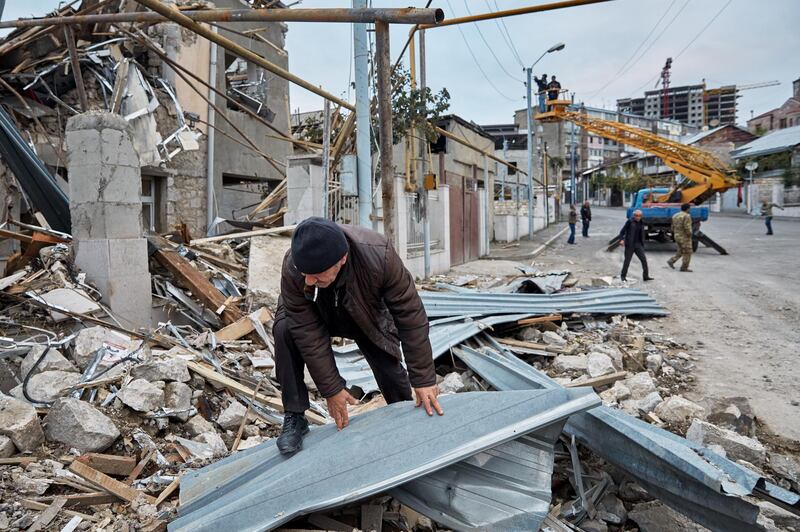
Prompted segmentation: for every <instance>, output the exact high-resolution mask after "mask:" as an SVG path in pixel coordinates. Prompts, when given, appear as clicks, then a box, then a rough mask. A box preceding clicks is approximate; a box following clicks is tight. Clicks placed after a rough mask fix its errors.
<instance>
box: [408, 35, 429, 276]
mask: <svg viewBox="0 0 800 532" xmlns="http://www.w3.org/2000/svg"><path fill="white" fill-rule="evenodd" d="M411 40H412V41H413V40H414V36H413V35H412V36H411ZM426 83H427V77H426V74H425V30H422V31H420V32H419V86H420V89H422V90H423V91H424V90H425V87H426V86H427V85H426ZM420 137H422V138H420V141H419V144H420V150H419V157H420V167H421V168H422V172H421V176H422V179H421V180H420V183H419V193H420V194H422V196H421V200H422V260H423V263H422V264H423V271H424V273H425V278H426V279H429V278H430V276H431V219H430V217H429V213H428V190H427V189H426V188H425V173H426V168H425V162H426V158H425V156H426V155H427V151H428V150H427V147H428V146H427V144H428V141H427V139H425V138H424V135H420Z"/></svg>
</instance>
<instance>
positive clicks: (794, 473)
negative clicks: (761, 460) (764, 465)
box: [769, 453, 800, 491]
mask: <svg viewBox="0 0 800 532" xmlns="http://www.w3.org/2000/svg"><path fill="white" fill-rule="evenodd" d="M769 465H770V466H772V469H773V470H774V471H775V473H777V474H778V475H780V476H781V477H783V478H785V479H786V480H788V481H789V482H790V483H791V484H792V489H793V490H795V491H797V490H798V487H799V486H800V464H798V463H797V461H796V460H795V459H794V458H792V457H791V456H787V455H785V454H778V453H769Z"/></svg>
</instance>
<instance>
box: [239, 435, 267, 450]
mask: <svg viewBox="0 0 800 532" xmlns="http://www.w3.org/2000/svg"><path fill="white" fill-rule="evenodd" d="M268 439H269V438H262V437H261V436H250V437H249V438H245V439H243V440H242V441H240V442H239V447H238V448H237V449H236V450H237V451H244V450H245V449H249V448H251V447H255V446H256V445H260V444H262V443H264V442H265V441H267V440H268Z"/></svg>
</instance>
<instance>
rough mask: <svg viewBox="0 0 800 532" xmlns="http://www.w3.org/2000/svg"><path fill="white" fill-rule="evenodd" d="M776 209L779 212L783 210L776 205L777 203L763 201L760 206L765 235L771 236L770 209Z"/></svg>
mask: <svg viewBox="0 0 800 532" xmlns="http://www.w3.org/2000/svg"><path fill="white" fill-rule="evenodd" d="M773 207H777V208H779V209H780V210H783V207H781V206H780V205H778V204H777V203H772V202H771V201H765V202H764V203H762V204H761V215H762V216H764V217H765V218H764V224H765V225H766V226H767V234H768V235H772V234H774V233H773V232H772V208H773Z"/></svg>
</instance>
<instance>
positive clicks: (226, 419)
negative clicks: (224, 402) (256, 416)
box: [217, 401, 247, 430]
mask: <svg viewBox="0 0 800 532" xmlns="http://www.w3.org/2000/svg"><path fill="white" fill-rule="evenodd" d="M246 413H247V408H246V407H245V406H244V405H243V404H242V403H240V402H239V401H231V404H230V405H228V407H227V408H226V409H225V410H223V411H222V412H220V414H219V416H218V417H217V425H219V426H220V427H222V428H223V429H225V430H238V429H239V425H241V424H242V420H243V419H244V416H245V414H246Z"/></svg>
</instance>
